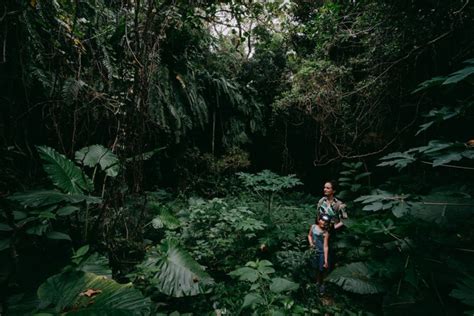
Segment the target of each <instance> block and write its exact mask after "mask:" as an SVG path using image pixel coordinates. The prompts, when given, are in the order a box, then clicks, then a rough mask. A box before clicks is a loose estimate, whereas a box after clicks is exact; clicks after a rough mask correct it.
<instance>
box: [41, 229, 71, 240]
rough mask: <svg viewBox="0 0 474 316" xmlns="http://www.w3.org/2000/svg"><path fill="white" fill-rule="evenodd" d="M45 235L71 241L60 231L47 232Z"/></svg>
mask: <svg viewBox="0 0 474 316" xmlns="http://www.w3.org/2000/svg"><path fill="white" fill-rule="evenodd" d="M46 237H48V238H49V239H58V240H69V241H71V237H70V236H69V235H68V234H65V233H61V232H55V231H53V232H49V233H47V234H46Z"/></svg>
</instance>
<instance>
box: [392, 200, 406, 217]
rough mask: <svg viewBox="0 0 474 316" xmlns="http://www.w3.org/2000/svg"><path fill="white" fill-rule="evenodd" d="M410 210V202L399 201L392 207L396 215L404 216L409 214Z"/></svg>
mask: <svg viewBox="0 0 474 316" xmlns="http://www.w3.org/2000/svg"><path fill="white" fill-rule="evenodd" d="M408 211H409V209H408V204H407V203H405V202H401V203H397V204H396V205H395V206H394V207H393V208H392V213H393V215H394V216H395V217H402V216H403V215H405V214H407V213H408Z"/></svg>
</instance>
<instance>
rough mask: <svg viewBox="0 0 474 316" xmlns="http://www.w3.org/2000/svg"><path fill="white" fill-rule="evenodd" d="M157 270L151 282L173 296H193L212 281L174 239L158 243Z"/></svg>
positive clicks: (201, 291)
mask: <svg viewBox="0 0 474 316" xmlns="http://www.w3.org/2000/svg"><path fill="white" fill-rule="evenodd" d="M160 252H161V256H160V257H159V258H158V260H157V263H156V265H157V268H158V272H157V273H156V275H155V277H154V279H153V280H152V283H153V284H154V285H155V286H156V287H157V288H158V290H159V291H160V292H162V293H164V294H166V295H170V296H173V297H183V296H193V295H197V294H201V293H203V292H204V286H207V285H209V284H210V283H213V280H212V278H211V277H210V276H209V275H208V274H207V273H206V272H205V271H204V269H203V268H202V267H201V266H200V265H199V264H198V263H197V262H196V261H195V260H194V259H193V258H192V257H191V256H190V255H189V253H188V252H187V251H185V250H184V249H182V248H181V247H180V246H179V245H178V243H177V242H176V241H174V240H165V241H164V242H163V243H162V244H161V245H160Z"/></svg>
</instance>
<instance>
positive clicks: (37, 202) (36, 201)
mask: <svg viewBox="0 0 474 316" xmlns="http://www.w3.org/2000/svg"><path fill="white" fill-rule="evenodd" d="M8 199H9V200H12V201H16V202H19V203H20V204H22V205H23V206H25V207H40V206H48V205H54V204H58V203H61V202H66V203H72V204H75V203H80V202H86V203H89V204H99V203H101V201H102V200H101V199H100V198H98V197H95V196H87V195H83V194H65V193H61V192H59V191H55V190H41V191H26V192H22V193H15V194H13V195H12V196H10V197H9V198H8Z"/></svg>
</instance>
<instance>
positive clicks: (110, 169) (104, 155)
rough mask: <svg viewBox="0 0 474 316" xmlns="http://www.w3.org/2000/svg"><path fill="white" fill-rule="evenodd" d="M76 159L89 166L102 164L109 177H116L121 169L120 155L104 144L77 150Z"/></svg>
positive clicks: (101, 166)
mask: <svg viewBox="0 0 474 316" xmlns="http://www.w3.org/2000/svg"><path fill="white" fill-rule="evenodd" d="M75 158H76V161H77V162H78V163H80V164H83V165H85V166H88V167H92V168H93V167H95V166H97V165H100V168H101V169H102V170H103V171H105V173H106V174H107V175H108V176H109V177H116V176H117V175H118V173H119V171H120V164H119V159H118V157H117V156H116V155H115V154H114V153H113V152H112V151H111V150H110V149H108V148H105V147H104V146H102V145H92V146H88V147H84V148H82V149H81V150H79V151H76V155H75Z"/></svg>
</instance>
